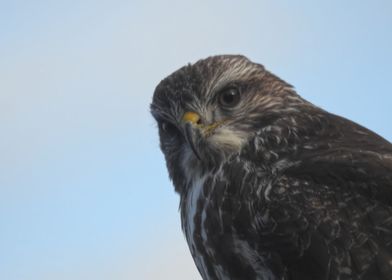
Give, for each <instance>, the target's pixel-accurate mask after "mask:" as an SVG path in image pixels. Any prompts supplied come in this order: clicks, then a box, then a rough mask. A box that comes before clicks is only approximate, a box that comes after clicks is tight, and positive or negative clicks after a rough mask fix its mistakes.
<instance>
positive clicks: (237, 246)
mask: <svg viewBox="0 0 392 280" xmlns="http://www.w3.org/2000/svg"><path fill="white" fill-rule="evenodd" d="M234 250H235V251H236V252H237V253H238V254H240V255H241V256H242V257H243V258H244V259H245V260H247V261H248V263H249V265H250V266H251V267H252V268H253V270H254V271H256V272H257V275H258V276H257V278H256V279H260V280H261V279H263V280H275V279H276V278H275V276H274V274H273V273H272V271H271V270H270V269H269V268H268V266H267V265H266V264H265V261H264V259H263V258H262V257H261V255H260V254H258V253H257V252H255V250H254V249H253V248H252V247H251V246H250V245H249V243H248V242H247V241H245V240H242V239H239V238H234Z"/></svg>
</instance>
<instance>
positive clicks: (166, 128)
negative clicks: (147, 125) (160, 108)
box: [159, 121, 178, 134]
mask: <svg viewBox="0 0 392 280" xmlns="http://www.w3.org/2000/svg"><path fill="white" fill-rule="evenodd" d="M159 126H160V128H161V130H162V131H163V132H164V133H166V134H176V133H177V132H178V129H177V127H176V126H175V125H174V124H172V123H170V122H166V121H162V122H160V123H159Z"/></svg>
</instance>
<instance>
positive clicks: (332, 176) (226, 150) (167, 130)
mask: <svg viewBox="0 0 392 280" xmlns="http://www.w3.org/2000/svg"><path fill="white" fill-rule="evenodd" d="M151 113H152V114H153V116H154V117H155V119H156V120H157V123H158V126H159V134H160V142H161V149H162V151H163V153H164V155H165V158H166V163H167V168H168V171H169V175H170V178H171V179H172V180H173V184H174V187H175V190H176V191H177V192H178V193H179V195H180V197H181V204H180V209H181V219H182V225H183V231H184V233H185V236H186V238H187V242H188V245H189V248H190V251H191V253H192V256H193V258H194V260H195V263H196V265H197V267H198V269H199V271H200V273H201V275H202V277H203V278H204V279H291V280H297V279H298V280H299V279H300V280H307V279H309V280H310V279H312V280H314V279H320V280H321V279H325V280H327V279H328V280H332V279H362V280H386V279H392V144H390V143H389V142H388V141H386V140H385V139H383V138H382V137H380V136H378V135H376V134H375V133H373V132H371V131H369V130H368V129H366V128H364V127H362V126H360V125H358V124H355V123H353V122H351V121H349V120H347V119H344V118H342V117H339V116H335V115H333V114H330V113H328V112H326V111H324V110H322V109H320V108H318V107H316V106H314V105H313V104H311V103H309V102H307V101H306V100H304V99H302V98H301V97H300V96H299V95H298V94H297V93H296V92H295V91H294V90H293V88H292V87H291V86H290V85H289V84H287V83H285V82H284V81H282V80H281V79H279V78H278V77H276V76H274V75H273V74H271V73H270V72H268V71H266V70H265V69H264V67H263V66H262V65H260V64H256V63H253V62H251V61H249V60H248V59H247V58H245V57H243V56H215V57H210V58H207V59H204V60H200V61H198V62H197V63H195V64H193V65H188V66H185V67H183V68H181V69H179V70H178V71H176V72H174V73H173V74H172V75H170V76H169V77H167V78H166V79H164V80H163V81H162V82H161V83H160V84H159V85H158V86H157V88H156V90H155V93H154V97H153V102H152V104H151Z"/></svg>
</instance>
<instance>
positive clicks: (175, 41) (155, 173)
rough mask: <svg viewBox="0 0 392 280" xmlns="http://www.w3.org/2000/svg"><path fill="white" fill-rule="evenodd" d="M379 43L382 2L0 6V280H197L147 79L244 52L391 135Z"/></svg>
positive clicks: (390, 35) (389, 92)
mask: <svg viewBox="0 0 392 280" xmlns="http://www.w3.org/2000/svg"><path fill="white" fill-rule="evenodd" d="M239 3H240V4H239ZM391 50H392V2H391V1H389V0H385V1H381V0H375V1H358V0H356V1H337V0H336V1H309V0H308V1H306V0H303V1H272V0H271V1H261V0H259V1H241V2H240V1H223V0H219V1H207V0H202V1H193V2H190V1H160V2H158V1H118V0H111V1H109V0H105V1H97V0H94V1H93V0H90V1H18V0H13V1H4V0H3V1H0V133H1V134H0V279H4V280H22V279H23V280H33V279H34V280H45V279H48V280H49V279H56V280H62V279H73V280H79V279H80V280H82V279H115V280H117V279H119V280H120V279H121V280H122V279H200V278H199V276H198V274H197V272H196V269H195V268H194V265H193V262H192V261H191V257H190V254H189V253H188V249H187V247H186V244H185V240H184V238H183V236H182V233H181V230H180V218H179V214H178V212H177V209H178V197H177V195H176V194H175V193H174V191H173V187H172V186H171V183H170V182H169V180H168V178H167V174H166V170H165V165H164V161H163V157H162V155H161V153H160V151H159V148H158V138H157V133H156V127H155V124H154V121H153V119H152V117H150V115H149V103H150V100H151V96H152V93H153V91H154V88H155V86H156V85H157V84H158V82H159V81H160V80H161V79H163V78H164V77H165V76H167V75H168V74H170V73H171V72H173V71H174V70H176V69H177V68H178V67H180V66H182V65H184V64H186V63H188V62H194V61H196V60H197V59H199V58H204V57H206V56H209V55H213V54H222V53H241V54H244V55H246V56H248V57H249V58H251V59H252V60H254V61H257V62H259V63H262V64H264V65H265V66H266V68H267V69H269V70H271V71H272V72H274V73H276V74H277V75H279V76H280V77H282V78H283V79H284V80H286V81H287V82H289V83H291V84H293V85H294V86H295V87H296V89H297V90H298V92H299V93H300V94H301V95H302V96H303V97H305V98H306V99H308V100H310V101H312V102H313V103H315V104H317V105H319V106H321V107H323V108H325V109H327V110H329V111H332V112H334V113H337V114H340V115H343V116H345V117H348V118H350V119H353V120H355V121H357V122H359V123H361V124H363V125H365V126H367V127H368V128H370V129H372V130H374V131H376V132H377V133H379V134H381V135H382V136H384V137H385V138H387V139H389V140H392V126H391V121H392V112H391V108H392V106H391V105H392V85H391V80H392V70H391V69H392V68H391V65H392V52H391Z"/></svg>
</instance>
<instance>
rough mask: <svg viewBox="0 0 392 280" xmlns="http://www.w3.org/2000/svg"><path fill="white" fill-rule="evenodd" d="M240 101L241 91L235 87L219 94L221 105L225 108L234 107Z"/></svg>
mask: <svg viewBox="0 0 392 280" xmlns="http://www.w3.org/2000/svg"><path fill="white" fill-rule="evenodd" d="M240 100H241V95H240V91H239V90H238V89H237V88H235V87H230V88H227V89H224V90H222V91H221V92H220V93H219V103H220V105H222V106H223V107H234V106H236V105H237V104H238V103H239V102H240Z"/></svg>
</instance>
